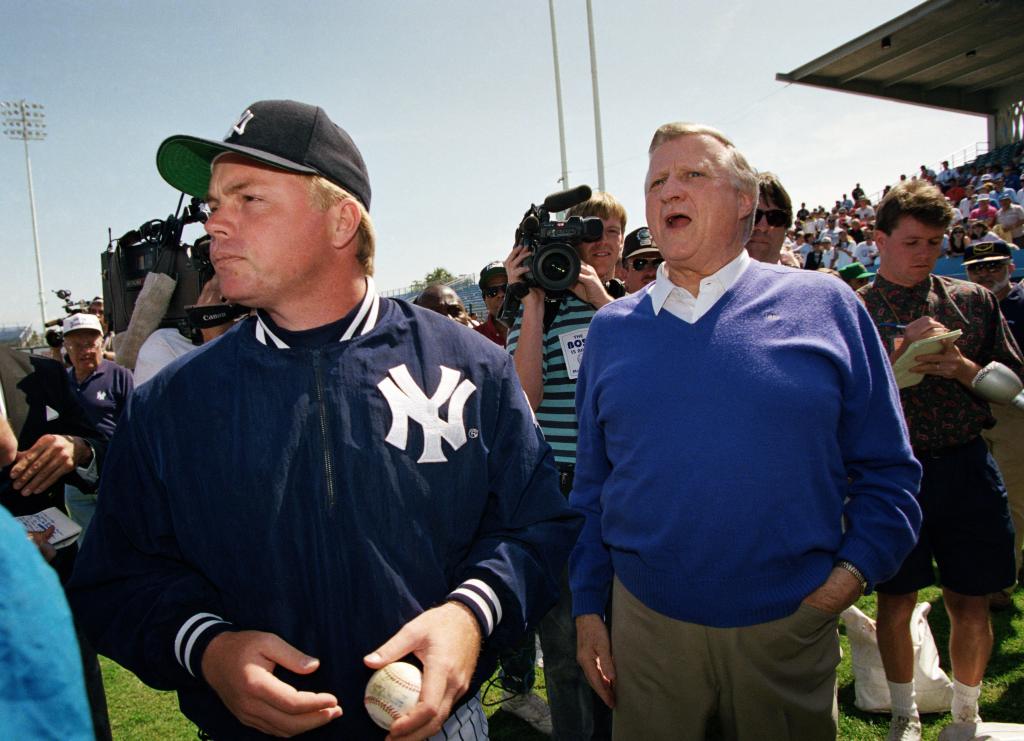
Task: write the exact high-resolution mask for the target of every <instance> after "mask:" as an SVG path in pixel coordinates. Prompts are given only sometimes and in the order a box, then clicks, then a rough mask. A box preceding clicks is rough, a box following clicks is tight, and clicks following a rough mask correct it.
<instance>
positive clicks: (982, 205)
mask: <svg viewBox="0 0 1024 741" xmlns="http://www.w3.org/2000/svg"><path fill="white" fill-rule="evenodd" d="M990 201H991V198H990V196H989V194H988V193H980V194H979V195H978V205H977V206H976V207H975V208H974V210H972V211H971V214H970V217H969V218H970V219H971V221H984V222H985V224H986V225H987V226H988V227H989V228H990V229H991V228H992V227H993V226H995V225H996V209H995V208H993V206H992V205H991V203H990Z"/></svg>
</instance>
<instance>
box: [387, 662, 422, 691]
mask: <svg viewBox="0 0 1024 741" xmlns="http://www.w3.org/2000/svg"><path fill="white" fill-rule="evenodd" d="M384 674H385V675H386V676H387V677H388V679H390V680H392V681H394V683H395V684H397V685H398V686H399V687H403V688H404V689H407V690H409V691H410V692H415V693H416V695H417V697H418V696H419V694H420V686H419V685H418V684H413V683H412V682H409V681H406V680H405V679H403V678H402V677H400V676H398V675H397V674H395V673H394V670H393V669H392V668H391V667H390V666H386V667H384Z"/></svg>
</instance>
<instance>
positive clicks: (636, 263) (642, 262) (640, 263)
mask: <svg viewBox="0 0 1024 741" xmlns="http://www.w3.org/2000/svg"><path fill="white" fill-rule="evenodd" d="M663 262H665V260H664V259H663V258H661V257H636V258H634V259H633V260H631V261H630V263H629V264H630V266H631V267H632V268H633V270H635V271H637V272H640V271H641V270H644V269H645V268H647V267H648V266H650V267H652V268H656V267H658V266H659V265H661V264H662V263H663Z"/></svg>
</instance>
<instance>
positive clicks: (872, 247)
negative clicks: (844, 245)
mask: <svg viewBox="0 0 1024 741" xmlns="http://www.w3.org/2000/svg"><path fill="white" fill-rule="evenodd" d="M863 234H864V239H863V240H861V241H860V242H858V243H857V246H856V247H854V248H853V257H854V259H855V260H856V261H857V262H859V263H860V264H861V265H863V266H864V267H866V268H873V267H875V266H876V265H877V264H878V245H876V244H875V230H874V229H871V228H870V227H869V228H867V229H864V230H863Z"/></svg>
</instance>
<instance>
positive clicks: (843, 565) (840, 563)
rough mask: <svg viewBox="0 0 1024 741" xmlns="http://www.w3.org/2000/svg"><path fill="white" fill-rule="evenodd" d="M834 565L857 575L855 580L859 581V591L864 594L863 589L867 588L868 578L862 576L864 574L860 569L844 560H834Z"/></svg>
mask: <svg viewBox="0 0 1024 741" xmlns="http://www.w3.org/2000/svg"><path fill="white" fill-rule="evenodd" d="M835 566H836V568H837V569H844V570H846V571H849V572H850V573H851V574H853V575H854V576H855V577H857V581H858V582H860V593H861V594H864V592H865V590H867V588H868V580H867V579H865V578H864V574H862V573H861V570H860V569H858V568H857V567H856V566H854V565H853V564H852V563H850V562H849V561H846V560H842V561H836V564H835Z"/></svg>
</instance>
